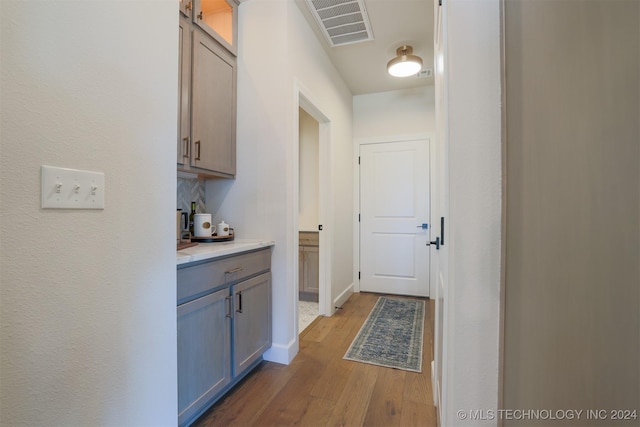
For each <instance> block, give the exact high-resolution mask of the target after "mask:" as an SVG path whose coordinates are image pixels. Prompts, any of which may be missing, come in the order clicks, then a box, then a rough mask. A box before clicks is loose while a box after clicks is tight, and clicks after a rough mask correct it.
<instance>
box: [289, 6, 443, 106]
mask: <svg viewBox="0 0 640 427" xmlns="http://www.w3.org/2000/svg"><path fill="white" fill-rule="evenodd" d="M363 1H364V5H365V7H366V9H367V14H368V15H369V21H370V23H371V29H372V31H373V37H374V39H373V40H372V41H366V42H362V43H354V44H350V45H344V46H337V47H330V46H329V43H328V42H327V40H326V39H325V37H324V35H323V34H322V31H321V30H320V28H319V27H318V24H317V23H316V21H315V19H314V18H313V16H312V15H311V12H310V11H309V8H308V6H307V4H306V2H305V0H296V3H297V5H298V7H299V8H300V10H301V11H302V13H303V15H304V16H305V18H306V19H307V22H309V25H310V26H311V28H313V30H314V32H315V33H316V35H317V37H318V39H319V40H320V42H321V43H322V45H323V47H324V49H325V51H326V52H327V54H328V55H329V57H330V58H331V61H332V62H333V64H334V65H335V67H336V68H337V69H338V71H339V72H340V74H341V75H342V77H343V78H344V80H345V82H346V83H347V85H348V86H349V88H350V89H351V92H352V94H353V95H361V94H365V93H376V92H385V91H389V90H398V89H409V88H413V87H420V86H426V85H432V84H433V77H420V78H418V77H405V78H398V77H391V76H390V75H389V74H387V62H389V60H391V59H392V58H393V57H395V56H396V49H397V48H398V47H400V46H401V45H403V44H406V45H411V46H413V53H414V55H418V56H420V57H421V58H422V60H423V63H424V66H423V70H424V69H426V68H430V69H433V1H432V0H363Z"/></svg>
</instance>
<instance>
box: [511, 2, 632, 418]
mask: <svg viewBox="0 0 640 427" xmlns="http://www.w3.org/2000/svg"><path fill="white" fill-rule="evenodd" d="M505 3H506V4H505V25H506V28H505V40H506V46H505V48H506V55H505V57H506V64H505V66H506V96H507V98H506V112H507V117H506V124H507V145H506V147H507V157H506V160H507V215H506V232H507V234H506V245H507V246H506V282H505V295H506V300H505V319H504V325H505V329H504V333H505V336H504V377H503V381H504V384H503V386H504V388H503V391H504V407H505V408H508V409H583V410H585V411H586V410H587V409H614V408H617V409H637V410H640V392H639V387H640V376H639V365H640V354H639V348H640V342H639V340H640V328H639V323H640V320H639V315H638V313H639V312H640V307H639V301H640V295H639V288H640V267H639V264H640V249H639V242H640V226H639V223H640V211H639V209H640V148H639V147H640V144H639V138H640V130H639V129H640V127H639V122H640V119H639V118H640V106H639V104H640V86H639V83H638V82H639V80H640V66H639V64H640V57H639V53H640V30H639V28H640V2H638V1H637V0H630V1H622V0H617V1H605V0H589V1H585V0H579V1H576V0H565V1H554V2H549V1H544V2H543V1H531V0H506V2H505ZM639 415H640V414H639ZM586 416H587V415H586V413H583V414H582V415H581V418H580V419H576V420H574V421H573V424H575V425H591V423H594V424H595V422H594V421H593V420H587V418H586ZM558 423H559V424H560V423H561V424H563V425H566V424H572V423H571V422H567V421H561V422H558ZM638 423H639V421H638V420H635V421H633V422H631V423H629V424H633V425H638ZM504 424H505V425H506V426H510V425H529V424H536V423H534V422H531V421H526V422H516V421H505V423H504ZM539 424H540V425H550V424H554V422H550V421H548V420H547V421H543V422H540V423H539ZM600 424H602V425H611V424H614V425H629V424H626V423H622V422H617V421H612V420H611V416H610V414H608V419H607V420H604V421H601V422H600Z"/></svg>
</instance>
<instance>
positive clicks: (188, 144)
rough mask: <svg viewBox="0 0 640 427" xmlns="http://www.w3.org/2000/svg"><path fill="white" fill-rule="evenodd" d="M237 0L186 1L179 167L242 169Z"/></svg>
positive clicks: (219, 173) (227, 174)
mask: <svg viewBox="0 0 640 427" xmlns="http://www.w3.org/2000/svg"><path fill="white" fill-rule="evenodd" d="M237 12H238V6H237V4H236V3H235V2H234V1H233V0H195V1H193V0H191V1H190V0H181V1H180V24H179V26H180V28H179V29H180V31H179V34H180V70H179V82H178V94H179V103H178V141H177V164H178V170H181V171H186V172H191V173H196V174H198V175H200V176H203V177H219V178H233V177H234V176H235V173H236V92H237V86H236V76H237V71H236V44H237Z"/></svg>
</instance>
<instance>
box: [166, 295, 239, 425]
mask: <svg viewBox="0 0 640 427" xmlns="http://www.w3.org/2000/svg"><path fill="white" fill-rule="evenodd" d="M228 294H229V293H228V291H227V290H226V289H224V290H221V291H217V292H214V293H212V294H209V295H207V296H204V297H201V298H198V299H196V300H194V301H191V302H188V303H186V304H182V305H180V306H178V408H180V419H184V420H186V419H188V418H191V417H192V416H194V415H195V414H197V413H198V412H199V409H202V408H203V407H204V406H205V405H206V404H207V403H208V402H209V401H211V399H212V398H213V397H214V396H215V395H216V394H217V393H218V392H220V391H221V390H222V389H223V388H224V387H225V386H226V385H228V384H229V383H230V382H231V319H230V318H229V317H228V316H227V314H228V303H227V301H228Z"/></svg>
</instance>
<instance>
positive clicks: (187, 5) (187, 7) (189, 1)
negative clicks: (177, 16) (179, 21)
mask: <svg viewBox="0 0 640 427" xmlns="http://www.w3.org/2000/svg"><path fill="white" fill-rule="evenodd" d="M192 11H193V0H180V13H181V14H182V15H184V16H186V17H188V18H191V15H192Z"/></svg>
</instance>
